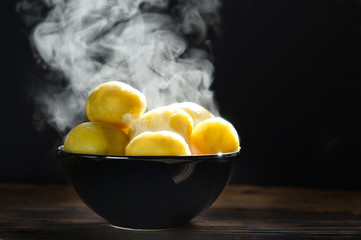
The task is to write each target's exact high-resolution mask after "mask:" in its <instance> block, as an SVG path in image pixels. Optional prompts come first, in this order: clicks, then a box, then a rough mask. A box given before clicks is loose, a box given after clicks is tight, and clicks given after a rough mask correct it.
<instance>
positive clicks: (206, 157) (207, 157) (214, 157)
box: [57, 145, 241, 162]
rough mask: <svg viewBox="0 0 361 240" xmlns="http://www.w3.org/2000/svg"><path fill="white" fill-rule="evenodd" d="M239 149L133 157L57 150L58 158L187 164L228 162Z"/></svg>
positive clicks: (62, 146)
mask: <svg viewBox="0 0 361 240" xmlns="http://www.w3.org/2000/svg"><path fill="white" fill-rule="evenodd" d="M240 151H241V147H239V150H238V151H236V152H229V153H218V154H202V155H188V156H185V155H181V156H133V155H105V154H89V153H73V152H67V151H64V145H61V146H59V147H58V148H57V153H58V156H59V157H60V158H62V157H65V156H76V157H81V158H89V159H93V160H96V161H104V160H141V161H157V162H188V161H200V160H203V161H228V160H229V159H231V158H233V157H237V156H239V155H240Z"/></svg>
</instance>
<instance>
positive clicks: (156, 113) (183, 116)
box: [129, 107, 193, 142]
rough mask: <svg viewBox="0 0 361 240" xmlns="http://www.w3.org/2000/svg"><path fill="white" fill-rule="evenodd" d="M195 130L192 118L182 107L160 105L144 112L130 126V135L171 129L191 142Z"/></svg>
mask: <svg viewBox="0 0 361 240" xmlns="http://www.w3.org/2000/svg"><path fill="white" fill-rule="evenodd" d="M192 130H193V120H192V118H191V117H190V116H189V115H188V114H187V113H186V112H185V111H184V110H182V109H180V108H172V107H160V108H156V109H153V110H151V111H149V112H147V113H145V114H143V115H142V116H141V117H140V118H139V119H138V120H137V121H136V122H134V123H133V124H132V125H131V126H130V128H129V137H130V139H133V138H134V137H136V136H137V135H139V134H141V133H143V132H146V131H151V132H156V131H171V132H175V133H178V134H179V135H181V136H182V137H183V138H184V139H185V140H186V142H189V140H190V136H191V134H192Z"/></svg>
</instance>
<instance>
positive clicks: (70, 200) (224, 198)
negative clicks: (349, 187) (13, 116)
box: [0, 184, 361, 240]
mask: <svg viewBox="0 0 361 240" xmlns="http://www.w3.org/2000/svg"><path fill="white" fill-rule="evenodd" d="M360 213H361V192H359V191H329V190H319V189H297V188H282V187H270V188H265V187H258V186H239V185H231V186H228V187H227V188H226V190H225V191H224V192H223V193H222V195H221V197H220V198H219V199H218V200H217V201H216V203H215V204H214V205H213V206H212V207H211V208H210V209H208V210H207V211H205V212H203V213H202V214H200V215H199V216H197V217H196V218H195V219H193V221H192V222H191V223H190V224H188V225H187V226H185V227H183V228H180V229H176V230H170V231H161V232H149V231H147V232H134V231H125V230H119V229H115V228H113V227H110V226H109V225H108V224H107V223H106V222H105V221H104V220H103V219H102V218H100V217H98V216H97V215H96V214H94V213H93V212H92V211H91V210H90V209H88V208H87V207H86V206H85V205H84V204H83V203H82V202H81V201H80V200H79V198H78V197H77V195H76V194H75V193H74V191H73V190H72V188H71V187H69V186H65V185H58V186H57V185H27V184H23V185H19V184H0V239H2V240H6V239H9V240H10V239H11V240H13V239H59V240H60V239H79V240H83V239H84V240H85V239H89V240H92V239H105V240H106V239H122V240H124V239H150V240H152V239H176V240H177V239H195V240H196V239H247V240H254V239H281V240H282V239H296V240H297V239H361V214H360Z"/></svg>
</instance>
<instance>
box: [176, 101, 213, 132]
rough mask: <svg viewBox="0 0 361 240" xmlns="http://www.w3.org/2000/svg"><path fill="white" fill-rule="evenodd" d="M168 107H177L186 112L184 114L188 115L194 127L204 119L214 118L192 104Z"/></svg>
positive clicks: (205, 110) (202, 108)
mask: <svg viewBox="0 0 361 240" xmlns="http://www.w3.org/2000/svg"><path fill="white" fill-rule="evenodd" d="M169 106H170V107H178V108H181V109H183V110H184V111H186V113H188V114H189V116H191V117H192V119H193V124H194V126H197V125H198V124H199V123H200V122H202V121H204V120H206V119H209V118H214V116H213V114H212V113H210V112H209V111H208V110H207V109H205V108H204V107H202V106H201V105H198V104H196V103H194V102H182V103H174V104H171V105H169Z"/></svg>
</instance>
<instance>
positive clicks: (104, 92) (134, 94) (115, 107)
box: [86, 81, 147, 129]
mask: <svg viewBox="0 0 361 240" xmlns="http://www.w3.org/2000/svg"><path fill="white" fill-rule="evenodd" d="M146 107H147V103H146V99H145V96H144V94H143V93H141V92H139V91H138V90H137V89H135V88H133V87H131V86H129V85H128V84H125V83H123V82H118V81H111V82H106V83H103V84H100V85H99V86H97V87H96V88H95V89H94V90H93V91H92V92H91V93H90V95H89V97H88V99H87V102H86V114H87V116H88V119H89V120H90V121H92V122H105V123H109V124H112V125H114V126H116V127H118V128H120V129H126V128H127V127H129V126H130V125H131V124H132V123H133V122H134V121H135V120H137V119H138V118H139V117H140V116H141V115H142V114H143V113H144V111H145V109H146Z"/></svg>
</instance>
